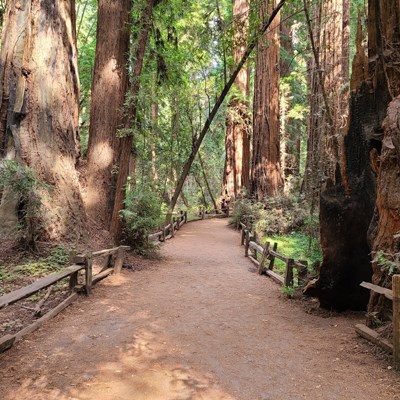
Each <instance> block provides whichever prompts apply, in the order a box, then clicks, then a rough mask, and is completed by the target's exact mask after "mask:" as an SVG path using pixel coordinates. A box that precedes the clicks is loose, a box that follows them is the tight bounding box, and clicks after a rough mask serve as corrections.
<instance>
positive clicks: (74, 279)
mask: <svg viewBox="0 0 400 400" xmlns="http://www.w3.org/2000/svg"><path fill="white" fill-rule="evenodd" d="M69 263H70V264H78V265H82V264H85V263H86V257H81V256H80V257H78V255H77V254H76V251H71V252H70V253H69ZM78 276H79V271H77V272H74V273H73V274H72V275H71V276H70V277H69V290H71V291H73V290H74V288H75V286H76V285H77V284H78Z"/></svg>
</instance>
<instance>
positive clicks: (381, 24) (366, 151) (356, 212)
mask: <svg viewBox="0 0 400 400" xmlns="http://www.w3.org/2000/svg"><path fill="white" fill-rule="evenodd" d="M399 11H400V10H399V4H398V2H396V1H394V0H390V1H380V0H371V1H370V2H369V12H368V38H369V54H368V56H369V57H368V59H369V65H368V70H369V78H368V79H367V80H365V81H363V82H361V84H360V85H359V86H358V87H357V89H356V91H355V92H353V93H352V96H351V102H350V127H349V132H348V134H347V135H346V136H345V138H344V149H343V152H344V157H343V160H344V162H343V163H342V164H341V173H339V172H337V174H336V182H335V183H334V184H333V183H332V184H331V185H330V187H328V188H326V190H324V191H323V192H322V195H321V240H322V244H323V251H324V260H323V264H322V267H321V276H320V279H319V284H318V289H319V291H320V293H319V297H320V300H321V304H322V305H323V306H326V307H335V308H363V307H365V305H366V303H367V300H368V292H366V291H363V290H362V289H360V288H359V283H360V282H361V281H362V280H366V281H368V280H370V279H371V275H372V270H371V263H370V261H371V260H370V257H369V254H370V251H371V247H372V250H374V251H378V250H383V251H385V252H388V253H391V252H394V251H398V244H397V242H396V240H397V239H395V238H394V235H395V234H396V233H397V232H398V230H399V229H400V224H399V219H400V218H399V210H400V202H399V201H398V199H397V195H396V193H398V187H399V186H398V185H399V181H398V176H397V174H398V163H397V161H396V160H397V157H398V156H397V150H396V146H397V138H398V137H399V134H400V132H399V129H398V125H397V123H398V115H399V108H398V106H399V104H398V101H397V99H396V96H398V95H399V94H400V84H399V82H400V80H399V77H398V73H397V72H396V67H395V66H396V65H397V63H398V62H399V60H400V51H399V50H400V48H399V39H400V38H399V32H398V26H399V15H400V14H399ZM358 41H359V42H360V40H359V39H358ZM361 51H362V48H361V46H360V45H358V52H361ZM353 65H354V67H355V68H357V70H355V71H354V74H355V75H354V76H355V78H354V80H353V83H352V86H353V87H354V86H355V85H356V84H357V82H358V81H360V80H361V79H362V78H363V77H364V76H365V69H366V68H365V58H364V57H363V55H362V54H358V55H357V56H356V59H355V62H354V64H353ZM385 117H386V119H385ZM384 120H385V121H384ZM372 171H373V172H374V173H375V174H377V176H378V185H377V202H376V205H377V207H376V211H375V215H374V216H373V208H374V204H375V181H374V174H373V172H372ZM338 176H339V178H338ZM341 177H345V178H346V179H341ZM368 225H369V228H368ZM333 238H335V240H333ZM367 238H368V239H369V240H367ZM372 266H373V271H374V275H373V278H372V281H373V282H374V283H375V284H381V285H387V284H389V280H388V279H387V274H386V273H385V272H384V271H383V270H382V269H381V267H380V266H379V265H378V264H377V263H376V262H375V263H373V265H372ZM369 311H370V315H371V313H372V312H373V313H375V314H376V313H378V318H380V316H381V315H380V314H381V313H382V312H383V311H384V304H383V299H382V297H381V296H377V295H376V294H373V295H372V296H371V299H370V303H369ZM371 321H372V318H371V320H370V322H371Z"/></svg>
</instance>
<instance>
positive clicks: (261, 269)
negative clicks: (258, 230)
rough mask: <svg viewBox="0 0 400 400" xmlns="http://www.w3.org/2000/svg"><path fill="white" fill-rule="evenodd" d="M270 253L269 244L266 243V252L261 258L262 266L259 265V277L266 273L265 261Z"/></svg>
mask: <svg viewBox="0 0 400 400" xmlns="http://www.w3.org/2000/svg"><path fill="white" fill-rule="evenodd" d="M268 253H269V242H266V243H265V246H264V251H263V253H262V256H261V260H260V264H259V265H258V274H259V275H262V274H263V273H264V268H265V265H264V262H265V259H266V258H267V257H268Z"/></svg>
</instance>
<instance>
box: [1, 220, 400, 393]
mask: <svg viewBox="0 0 400 400" xmlns="http://www.w3.org/2000/svg"><path fill="white" fill-rule="evenodd" d="M162 253H163V255H164V257H165V260H163V261H161V262H158V263H157V264H158V265H157V266H153V267H151V268H149V269H145V270H142V271H138V272H135V273H133V272H129V271H126V272H124V273H123V274H122V275H121V276H119V277H111V278H110V279H108V280H107V281H105V282H104V283H103V284H101V285H99V286H98V287H97V288H96V289H95V291H94V295H93V296H92V297H90V298H87V299H82V300H80V301H79V302H78V303H75V304H74V305H73V306H72V307H70V308H69V309H67V310H66V311H65V312H64V313H63V314H62V315H60V316H58V317H57V318H56V319H54V320H53V321H52V322H50V323H49V324H48V325H46V326H44V327H43V328H42V329H41V330H40V331H38V332H36V333H35V334H32V335H31V336H30V337H29V338H28V340H25V341H23V342H20V343H19V344H18V345H17V346H16V347H14V348H13V349H11V350H10V351H9V352H7V353H6V354H3V355H0V388H1V394H0V398H1V399H3V400H11V399H17V400H25V399H29V400H36V399H46V400H49V399H57V400H64V399H80V400H85V399H93V400H119V399H121V400H198V399H205V400H280V399H282V400H289V399H290V400H292V399H313V400H314V399H346V400H347V399H348V400H350V399H357V400H358V399H360V400H366V399H381V400H386V399H400V385H399V380H400V375H399V374H396V373H395V372H393V371H391V370H388V369H387V367H388V366H389V364H388V362H387V361H385V360H381V361H379V360H377V359H376V358H375V356H374V355H373V354H371V352H372V351H373V349H372V348H371V347H370V346H369V345H367V344H365V342H364V341H362V340H361V339H358V338H357V337H356V336H355V335H354V330H353V326H354V323H356V322H358V320H360V319H361V318H362V317H361V316H360V315H356V316H353V317H349V316H348V315H347V316H346V317H345V316H333V317H331V318H322V317H321V316H316V315H309V314H307V313H305V311H304V310H303V308H302V307H301V306H299V305H298V304H297V303H296V302H293V301H290V300H286V299H285V298H284V297H283V296H281V295H280V292H279V288H278V285H276V284H275V283H273V282H271V281H270V280H269V279H268V278H266V277H260V276H258V275H257V274H256V273H255V269H254V268H253V267H252V265H251V264H250V262H249V261H248V260H246V259H245V258H244V257H243V247H240V246H239V235H238V233H236V232H234V231H233V230H232V229H230V228H229V227H227V226H226V220H211V221H201V222H197V223H192V224H188V225H185V226H184V227H183V228H182V229H181V230H180V231H179V233H178V238H177V239H175V240H172V241H170V242H169V243H167V244H166V245H164V247H163V250H162ZM396 393H397V394H396Z"/></svg>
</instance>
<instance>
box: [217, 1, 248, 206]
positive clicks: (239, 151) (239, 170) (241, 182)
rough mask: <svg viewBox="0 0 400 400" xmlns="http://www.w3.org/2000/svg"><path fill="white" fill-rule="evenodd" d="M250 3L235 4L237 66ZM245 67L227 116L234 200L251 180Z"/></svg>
mask: <svg viewBox="0 0 400 400" xmlns="http://www.w3.org/2000/svg"><path fill="white" fill-rule="evenodd" d="M248 25H249V0H234V1H233V61H234V63H235V65H237V64H238V63H239V62H240V60H241V58H242V57H243V54H244V52H245V50H246V47H247V35H248ZM249 72H250V71H249V69H248V68H247V67H243V68H242V69H241V71H240V72H239V74H238V76H237V78H236V80H235V84H234V86H235V89H236V91H235V93H234V94H233V95H232V99H231V101H230V103H229V107H228V110H227V116H226V136H225V150H226V159H225V172H224V182H223V187H224V188H223V191H224V193H223V195H224V196H225V197H227V198H228V199H230V200H233V199H234V198H235V197H237V195H238V194H239V193H240V192H242V191H243V189H245V191H246V192H247V191H248V190H249V179H250V121H249V112H248V111H249V110H248V101H247V98H248V94H249V81H250V73H249Z"/></svg>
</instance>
